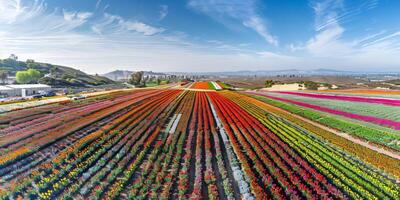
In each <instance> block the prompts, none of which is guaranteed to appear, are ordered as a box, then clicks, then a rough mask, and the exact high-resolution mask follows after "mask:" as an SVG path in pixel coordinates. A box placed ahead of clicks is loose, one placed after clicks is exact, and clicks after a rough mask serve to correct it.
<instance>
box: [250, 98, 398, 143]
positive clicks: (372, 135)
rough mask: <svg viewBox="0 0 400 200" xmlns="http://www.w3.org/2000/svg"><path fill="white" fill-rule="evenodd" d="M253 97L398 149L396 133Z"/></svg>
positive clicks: (268, 99) (272, 100)
mask: <svg viewBox="0 0 400 200" xmlns="http://www.w3.org/2000/svg"><path fill="white" fill-rule="evenodd" d="M254 97H255V98H257V99H259V100H261V101H264V102H266V103H268V104H271V105H274V106H277V107H279V108H283V109H285V110H287V111H289V112H292V113H294V114H297V115H300V116H302V117H305V118H307V119H310V120H313V121H316V122H318V123H321V124H323V125H325V126H328V127H332V128H334V129H337V130H340V131H343V132H345V133H349V134H351V135H354V136H356V137H359V138H363V139H365V140H368V141H371V142H373V143H375V144H378V145H381V146H384V147H388V148H392V149H395V150H400V144H399V141H400V139H399V136H398V134H395V133H392V132H387V131H383V130H381V129H377V128H374V127H371V126H368V125H364V124H361V123H356V122H354V121H351V120H344V119H342V118H340V117H338V116H334V115H329V114H324V113H322V112H318V111H314V110H312V109H308V108H302V107H299V106H296V105H292V104H289V103H285V102H281V101H277V100H274V99H270V98H267V97H266V96H260V95H257V94H256V95H255V96H254Z"/></svg>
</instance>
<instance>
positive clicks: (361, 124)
mask: <svg viewBox="0 0 400 200" xmlns="http://www.w3.org/2000/svg"><path fill="white" fill-rule="evenodd" d="M289 93H291V94H294V95H290V94H289ZM251 94H253V95H256V96H257V97H256V98H259V99H260V100H262V101H266V102H268V103H270V104H272V105H275V106H277V107H281V108H284V109H285V110H288V111H290V112H292V113H295V114H299V115H301V116H303V117H306V118H309V119H311V120H314V121H317V122H319V123H321V124H324V125H326V126H329V127H332V128H335V129H338V130H341V131H344V132H346V133H349V134H352V135H354V136H356V137H360V138H363V139H365V140H368V141H371V142H374V143H376V144H378V145H382V146H384V147H389V148H392V149H394V150H400V131H399V129H400V120H398V119H399V118H398V117H399V114H398V112H396V111H399V108H400V107H399V106H395V105H390V106H388V105H381V104H379V103H376V101H377V100H378V99H374V98H366V99H367V100H368V99H373V101H374V102H373V103H372V102H371V103H355V102H346V101H345V100H336V99H335V100H326V99H324V100H320V99H319V97H320V96H319V95H317V94H315V95H317V96H318V98H317V97H316V98H312V97H304V96H309V95H311V94H305V95H304V96H303V94H304V93H301V94H299V93H292V92H285V93H284V94H282V93H260V92H252V93H251ZM312 96H314V94H312ZM323 96H324V97H323V98H326V97H325V95H323ZM333 96H334V95H333ZM359 98H365V97H359ZM356 99H358V98H356ZM391 103H393V102H391Z"/></svg>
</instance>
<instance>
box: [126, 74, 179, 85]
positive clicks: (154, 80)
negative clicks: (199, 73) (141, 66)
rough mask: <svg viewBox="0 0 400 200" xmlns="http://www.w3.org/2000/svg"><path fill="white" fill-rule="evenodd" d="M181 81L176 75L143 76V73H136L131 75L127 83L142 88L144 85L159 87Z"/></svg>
mask: <svg viewBox="0 0 400 200" xmlns="http://www.w3.org/2000/svg"><path fill="white" fill-rule="evenodd" d="M181 80H183V79H179V78H178V76H176V75H164V76H162V75H160V76H155V75H145V74H144V72H143V71H138V72H133V73H132V74H131V76H130V78H129V80H128V83H129V84H132V85H134V86H136V87H144V86H146V85H161V84H168V83H170V82H177V81H181Z"/></svg>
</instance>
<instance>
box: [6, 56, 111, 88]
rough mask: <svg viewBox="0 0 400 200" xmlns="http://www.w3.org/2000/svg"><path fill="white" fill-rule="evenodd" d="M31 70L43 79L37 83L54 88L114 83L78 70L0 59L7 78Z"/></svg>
mask: <svg viewBox="0 0 400 200" xmlns="http://www.w3.org/2000/svg"><path fill="white" fill-rule="evenodd" d="M28 68H33V69H36V70H38V71H40V72H41V74H42V75H43V77H42V78H41V79H40V80H39V83H43V84H48V85H51V86H55V87H91V86H100V85H105V84H113V83H114V81H112V80H110V79H108V78H106V77H103V76H99V75H89V74H86V73H84V72H82V71H80V70H77V69H74V68H71V67H65V66H60V65H53V64H48V63H39V62H32V61H28V62H24V61H16V60H13V59H0V70H5V71H7V72H8V74H9V76H15V74H16V72H17V71H21V70H26V69H28Z"/></svg>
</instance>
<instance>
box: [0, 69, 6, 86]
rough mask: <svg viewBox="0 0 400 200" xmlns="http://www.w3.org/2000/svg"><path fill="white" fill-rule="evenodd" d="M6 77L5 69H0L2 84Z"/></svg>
mask: <svg viewBox="0 0 400 200" xmlns="http://www.w3.org/2000/svg"><path fill="white" fill-rule="evenodd" d="M7 77H8V73H7V71H4V70H1V71H0V80H1V83H2V84H5V83H6V80H7Z"/></svg>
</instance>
